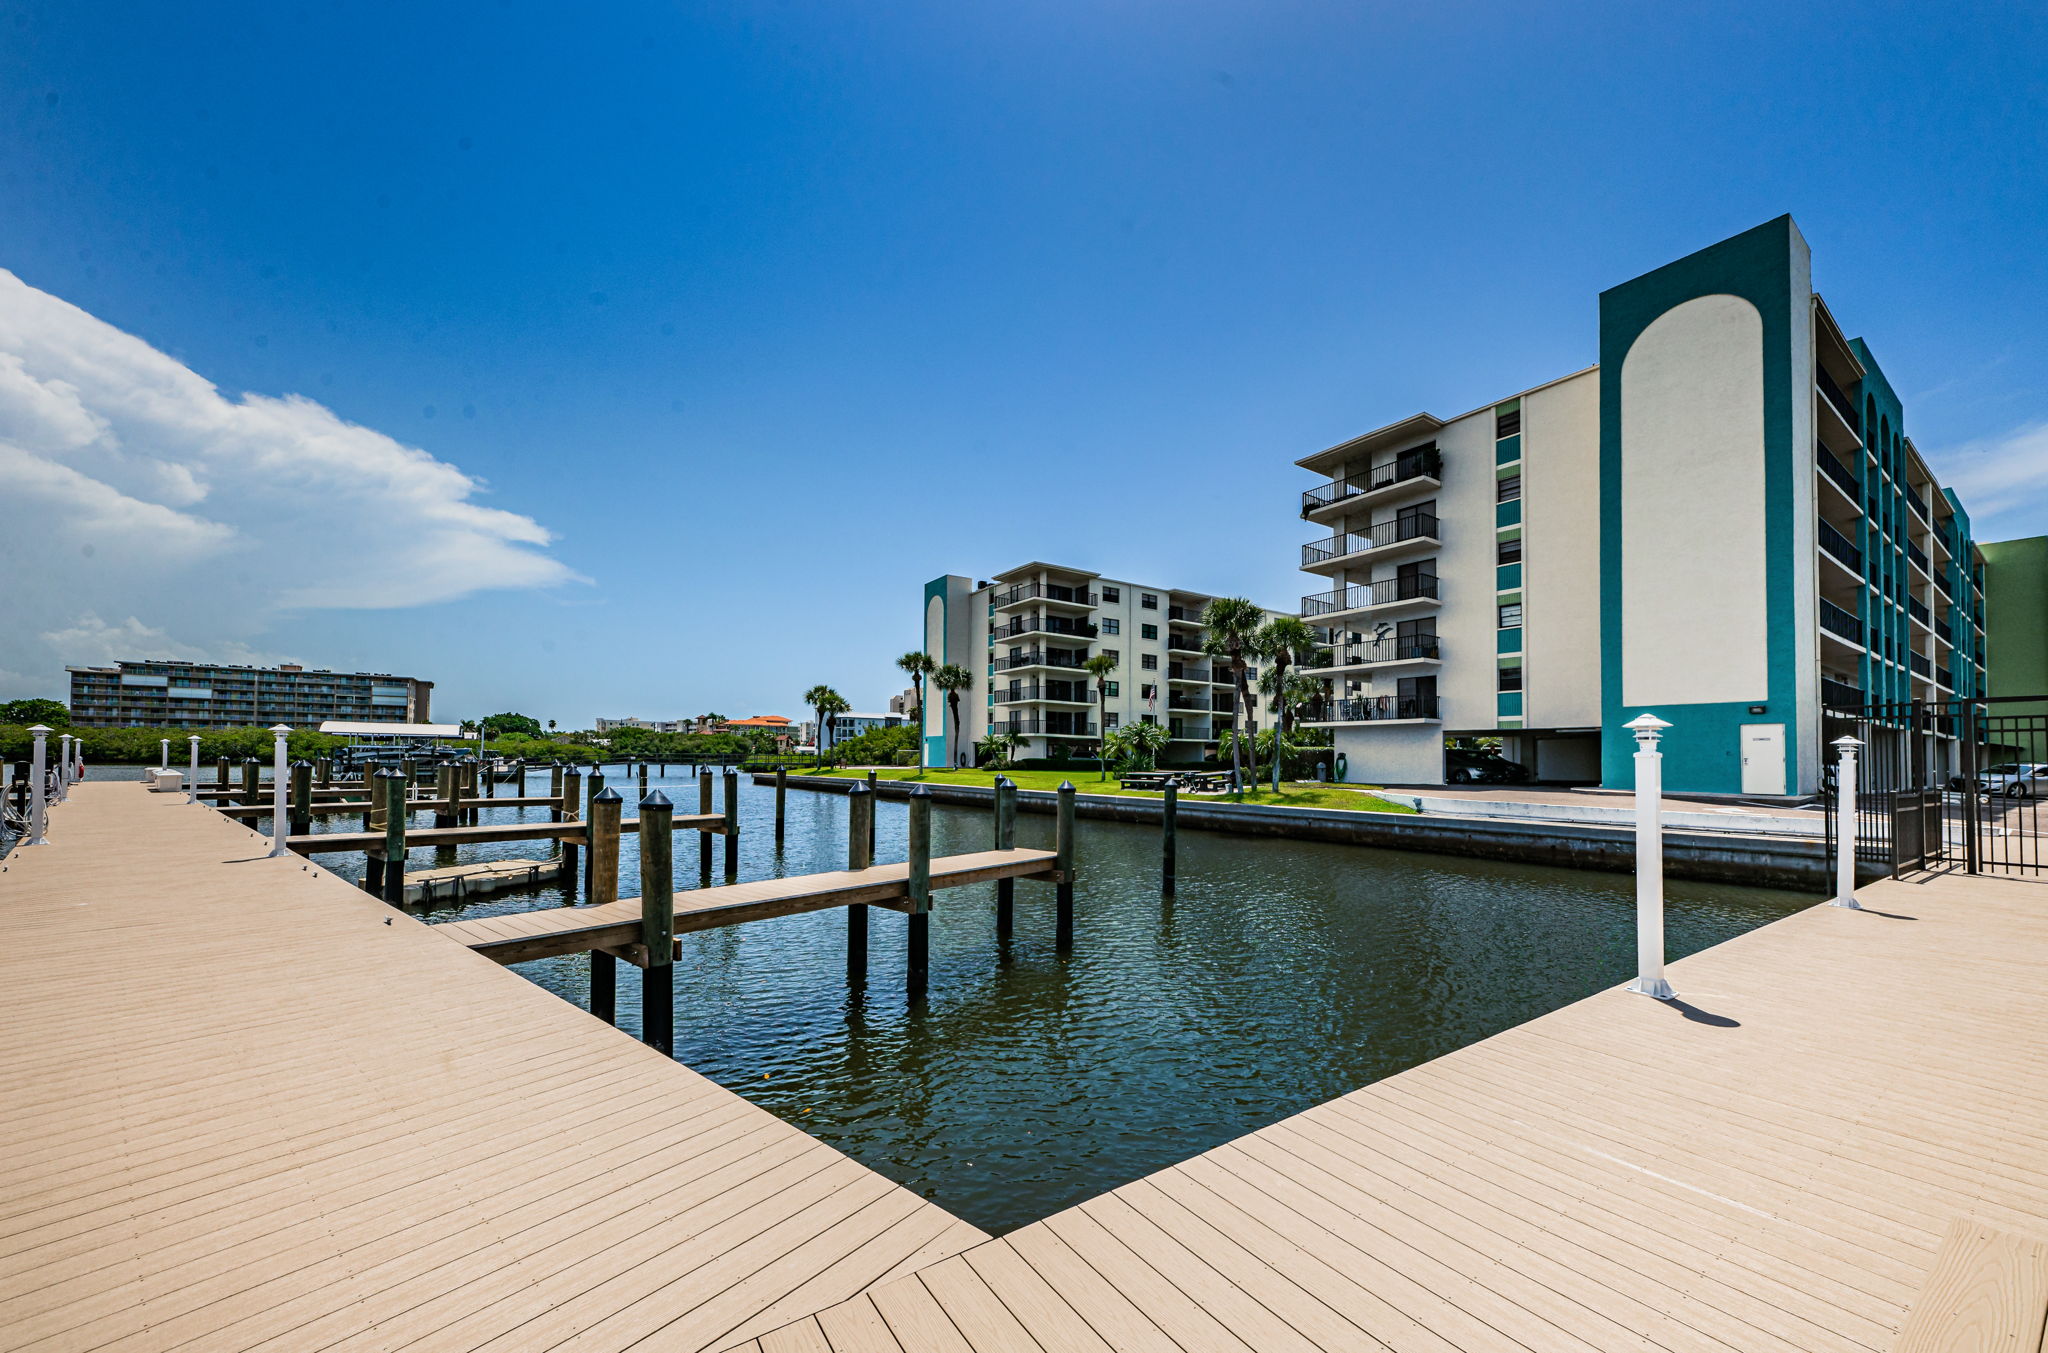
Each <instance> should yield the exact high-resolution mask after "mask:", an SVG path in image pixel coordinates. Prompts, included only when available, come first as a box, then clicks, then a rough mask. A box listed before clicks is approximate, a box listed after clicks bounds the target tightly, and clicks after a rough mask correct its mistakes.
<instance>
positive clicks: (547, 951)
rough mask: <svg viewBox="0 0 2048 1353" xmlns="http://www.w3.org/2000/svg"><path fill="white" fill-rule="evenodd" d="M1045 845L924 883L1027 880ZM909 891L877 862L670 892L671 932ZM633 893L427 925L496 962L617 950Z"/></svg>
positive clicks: (954, 861)
mask: <svg viewBox="0 0 2048 1353" xmlns="http://www.w3.org/2000/svg"><path fill="white" fill-rule="evenodd" d="M1055 858H1056V857H1055V856H1054V854H1053V852H1052V851H1049V850H1021V849H1013V850H984V851H978V852H976V853H974V854H971V855H949V856H946V857H944V858H942V859H937V860H933V861H932V884H931V886H932V889H933V891H937V890H938V889H940V888H960V887H965V886H967V885H969V884H974V883H989V882H992V881H994V880H997V879H1014V878H1029V877H1032V876H1033V875H1038V874H1044V873H1047V872H1049V871H1050V870H1051V869H1052V868H1053V865H1054V862H1055ZM909 897H910V868H909V866H908V865H902V864H879V865H875V866H873V867H871V868H868V869H858V870H840V871H837V872H833V873H827V874H806V875H803V876H802V877H799V878H784V879H761V880H758V881H756V882H753V883H732V884H727V885H726V886H724V887H722V888H699V889H696V890H695V891H693V892H682V893H677V894H676V895H675V908H676V909H675V917H676V925H675V929H676V933H677V934H678V935H683V934H688V933H690V932H692V931H698V930H715V929H717V928H718V927H720V926H729V925H739V924H741V923H742V922H746V921H761V920H766V919H768V918H769V917H771V916H794V915H797V914H798V913H800V912H807V911H825V910H828V909H830V908H834V907H852V906H864V905H870V904H873V905H880V906H885V907H889V906H900V905H901V904H904V903H907V902H908V900H909ZM640 925H641V914H640V899H639V898H637V897H631V898H624V899H621V900H620V901H617V902H606V903H602V904H600V905H598V906H594V907H545V908H542V909H540V910H538V911H522V912H514V913H511V914H510V915H505V916H484V917H479V918H477V919H476V920H473V921H444V922H442V923H441V924H440V925H437V926H435V927H434V930H435V932H436V933H437V934H441V935H446V936H447V937H448V938H450V939H452V940H455V941H456V942H457V943H460V944H463V945H466V946H468V947H469V948H470V949H473V950H475V951H476V952H477V953H480V954H482V955H484V956H485V957H486V958H490V959H494V960H495V961H497V962H499V963H524V962H527V961H528V960H530V959H536V958H553V957H556V956H558V955H561V954H580V953H583V952H585V951H587V950H591V949H619V948H624V947H626V946H629V945H633V944H638V943H639V942H640Z"/></svg>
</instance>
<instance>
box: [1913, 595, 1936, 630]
mask: <svg viewBox="0 0 2048 1353" xmlns="http://www.w3.org/2000/svg"><path fill="white" fill-rule="evenodd" d="M1906 613H1907V614H1908V615H1910V616H1912V617H1913V618H1914V619H1915V620H1917V621H1919V622H1920V623H1921V624H1923V625H1925V626H1927V628H1929V629H1933V628H1934V615H1933V613H1932V612H1930V611H1929V610H1928V609H1927V607H1926V606H1924V605H1923V604H1921V603H1920V602H1918V601H1916V600H1914V599H1913V598H1912V597H1907V598H1906Z"/></svg>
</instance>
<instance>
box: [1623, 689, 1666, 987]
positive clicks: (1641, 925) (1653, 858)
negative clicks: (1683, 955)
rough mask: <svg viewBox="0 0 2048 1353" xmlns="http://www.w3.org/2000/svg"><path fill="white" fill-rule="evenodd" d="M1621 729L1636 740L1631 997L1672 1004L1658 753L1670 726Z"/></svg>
mask: <svg viewBox="0 0 2048 1353" xmlns="http://www.w3.org/2000/svg"><path fill="white" fill-rule="evenodd" d="M1623 726H1624V727H1626V728H1628V729H1630V730H1631V731H1633V732H1634V733H1635V735H1636V980H1635V981H1633V982H1630V983H1629V984H1628V989H1629V990H1630V991H1639V992H1641V993H1642V994H1643V995H1645V996H1655V997H1656V998H1657V999H1658V1000H1660V1001H1668V1000H1670V999H1671V998H1672V996H1673V994H1674V993H1673V992H1672V990H1671V983H1669V982H1667V981H1665V980H1664V820H1663V816H1662V810H1663V807H1664V754H1663V753H1662V752H1660V751H1659V750H1657V744H1658V743H1659V742H1660V741H1661V740H1662V739H1663V736H1664V730H1665V729H1667V728H1669V727H1671V725H1670V724H1668V723H1666V722H1664V720H1662V719H1660V718H1658V717H1657V716H1656V715H1654V714H1639V715H1637V716H1636V717H1635V718H1633V719H1630V720H1629V721H1628V723H1627V724H1625V725H1623Z"/></svg>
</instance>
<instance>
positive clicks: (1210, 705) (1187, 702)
mask: <svg viewBox="0 0 2048 1353" xmlns="http://www.w3.org/2000/svg"><path fill="white" fill-rule="evenodd" d="M1166 707H1167V708H1168V709H1191V710H1200V711H1202V712H1203V713H1207V712H1208V711H1209V710H1211V709H1214V708H1215V704H1214V702H1213V701H1211V700H1210V699H1209V697H1208V696H1206V695H1169V696H1167V697H1166Z"/></svg>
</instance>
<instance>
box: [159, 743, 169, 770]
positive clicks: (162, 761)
mask: <svg viewBox="0 0 2048 1353" xmlns="http://www.w3.org/2000/svg"><path fill="white" fill-rule="evenodd" d="M157 745H158V748H159V750H160V752H161V755H159V756H158V757H157V769H159V770H169V769H170V768H171V740H170V739H169V738H162V739H159V740H158V744H157Z"/></svg>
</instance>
